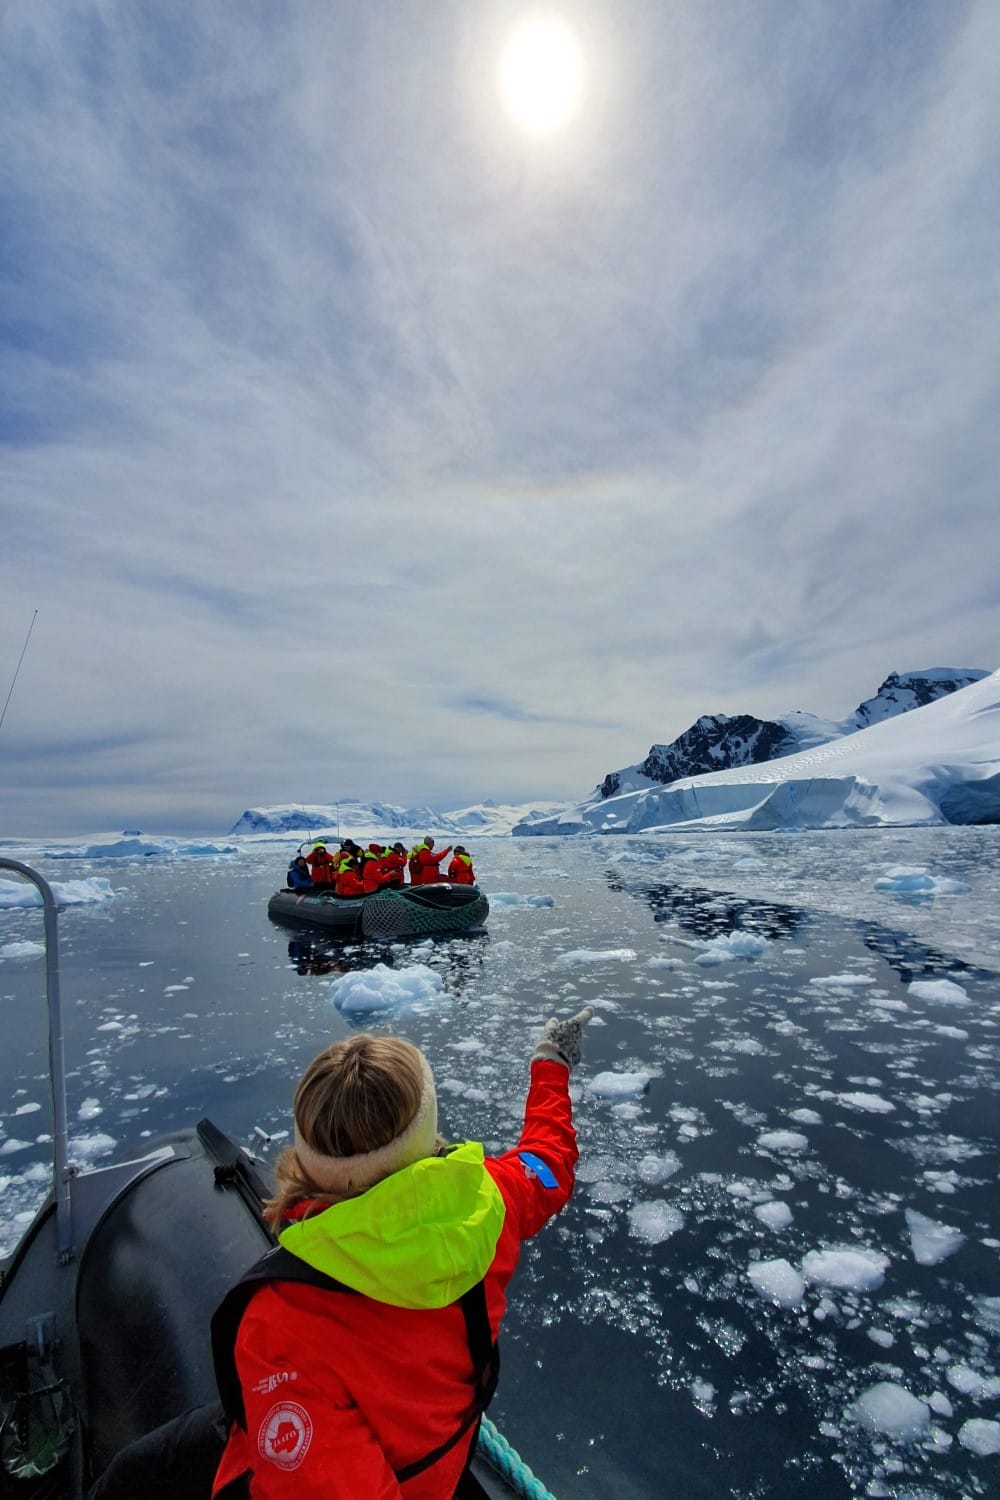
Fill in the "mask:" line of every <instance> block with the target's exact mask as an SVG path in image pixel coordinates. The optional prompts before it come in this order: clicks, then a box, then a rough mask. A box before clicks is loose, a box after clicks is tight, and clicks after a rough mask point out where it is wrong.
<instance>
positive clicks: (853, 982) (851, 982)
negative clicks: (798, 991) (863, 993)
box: [809, 974, 875, 990]
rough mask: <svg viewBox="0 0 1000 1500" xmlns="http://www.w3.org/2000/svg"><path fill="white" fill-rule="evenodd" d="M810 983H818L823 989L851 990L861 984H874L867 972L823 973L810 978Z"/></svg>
mask: <svg viewBox="0 0 1000 1500" xmlns="http://www.w3.org/2000/svg"><path fill="white" fill-rule="evenodd" d="M809 983H810V984H818V985H819V986H820V987H821V988H822V989H825V990H852V989H854V988H856V987H857V986H858V985H861V984H874V983H875V981H874V979H872V978H871V976H870V975H868V974H824V975H821V976H818V977H817V978H815V979H810V981H809Z"/></svg>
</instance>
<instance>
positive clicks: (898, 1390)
mask: <svg viewBox="0 0 1000 1500" xmlns="http://www.w3.org/2000/svg"><path fill="white" fill-rule="evenodd" d="M847 1415H848V1417H849V1418H850V1419H851V1420H852V1421H854V1422H856V1423H857V1424H858V1426H859V1427H864V1428H866V1429H867V1431H868V1432H878V1433H881V1435H882V1436H883V1437H887V1438H892V1439H894V1441H896V1442H897V1443H911V1442H913V1441H914V1440H915V1439H917V1438H920V1437H923V1436H924V1435H925V1433H926V1432H927V1430H928V1428H929V1427H930V1420H931V1413H930V1407H929V1406H928V1405H927V1402H926V1401H919V1400H918V1399H917V1397H916V1396H911V1395H910V1392H909V1391H908V1390H906V1389H905V1388H904V1387H903V1386H901V1385H896V1384H894V1382H893V1381H891V1380H880V1381H879V1382H878V1383H877V1384H876V1385H870V1386H869V1387H868V1388H867V1390H864V1391H862V1392H861V1395H860V1396H859V1397H858V1399H857V1401H855V1402H854V1404H853V1406H850V1407H848V1409H847Z"/></svg>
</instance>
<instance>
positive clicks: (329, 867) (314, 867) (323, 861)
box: [306, 843, 333, 885]
mask: <svg viewBox="0 0 1000 1500" xmlns="http://www.w3.org/2000/svg"><path fill="white" fill-rule="evenodd" d="M306 863H307V864H308V866H309V868H310V870H311V871H312V878H313V884H314V885H332V884H333V860H332V859H331V857H330V851H329V850H328V849H327V847H326V845H325V844H324V843H316V844H313V846H312V849H311V850H310V852H309V853H308V854H307V855H306Z"/></svg>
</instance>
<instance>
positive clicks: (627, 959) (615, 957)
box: [557, 948, 638, 964]
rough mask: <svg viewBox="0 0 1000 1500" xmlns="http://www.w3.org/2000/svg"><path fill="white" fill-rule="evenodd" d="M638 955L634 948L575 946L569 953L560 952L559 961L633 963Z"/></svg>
mask: <svg viewBox="0 0 1000 1500" xmlns="http://www.w3.org/2000/svg"><path fill="white" fill-rule="evenodd" d="M637 956H638V955H637V954H636V951H635V949H634V948H573V949H571V950H570V951H569V952H568V953H560V955H559V958H558V959H557V962H558V963H561V964H603V963H615V962H621V963H631V961H632V960H633V959H634V958H636V957H637Z"/></svg>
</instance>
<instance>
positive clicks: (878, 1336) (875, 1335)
mask: <svg viewBox="0 0 1000 1500" xmlns="http://www.w3.org/2000/svg"><path fill="white" fill-rule="evenodd" d="M866 1331H867V1334H868V1337H869V1338H870V1339H871V1341H872V1343H873V1344H878V1346H879V1348H880V1349H891V1348H892V1346H893V1344H894V1343H895V1342H896V1336H895V1334H893V1333H890V1332H889V1330H888V1328H869V1329H867V1330H866ZM931 1405H932V1406H933V1405H934V1402H933V1400H932V1401H931ZM935 1410H936V1408H935Z"/></svg>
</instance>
